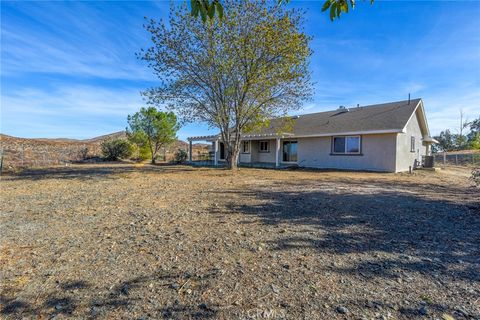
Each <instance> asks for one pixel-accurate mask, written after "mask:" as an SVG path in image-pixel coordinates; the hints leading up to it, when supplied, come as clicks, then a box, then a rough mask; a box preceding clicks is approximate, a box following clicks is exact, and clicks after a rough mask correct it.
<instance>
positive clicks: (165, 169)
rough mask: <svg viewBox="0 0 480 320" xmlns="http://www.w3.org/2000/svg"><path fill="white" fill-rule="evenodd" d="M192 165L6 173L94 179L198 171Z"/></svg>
mask: <svg viewBox="0 0 480 320" xmlns="http://www.w3.org/2000/svg"><path fill="white" fill-rule="evenodd" d="M198 170H202V169H196V168H193V167H190V166H184V165H171V164H158V165H150V164H145V165H143V164H142V165H133V164H124V163H110V164H100V165H73V166H65V167H49V168H32V169H24V170H21V171H20V172H18V173H9V174H7V175H4V177H8V179H14V180H31V181H34V180H46V179H74V180H92V179H105V178H115V175H120V176H121V175H122V174H128V173H133V172H141V173H155V172H157V173H162V174H168V173H178V172H182V171H184V172H188V171H198Z"/></svg>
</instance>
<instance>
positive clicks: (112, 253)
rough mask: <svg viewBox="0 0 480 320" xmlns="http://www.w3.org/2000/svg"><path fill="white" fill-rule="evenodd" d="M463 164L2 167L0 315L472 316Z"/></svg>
mask: <svg viewBox="0 0 480 320" xmlns="http://www.w3.org/2000/svg"><path fill="white" fill-rule="evenodd" d="M468 176H469V172H468V171H467V170H465V169H461V168H457V169H446V170H442V171H439V172H424V171H422V172H420V171H419V172H415V173H414V174H413V175H409V174H379V173H359V172H356V173H354V172H326V171H303V170H290V171H288V170H286V171H276V170H265V169H263V170H262V169H241V170H240V171H239V172H237V173H233V174H232V173H230V172H228V171H226V170H223V169H208V168H191V167H187V166H164V167H162V166H155V167H153V166H134V165H121V164H119V165H115V164H109V165H105V164H104V165H81V166H80V165H77V166H70V167H57V168H51V169H42V170H40V169H39V170H30V171H24V172H23V173H21V174H18V175H14V176H3V177H2V178H1V182H0V187H1V202H0V223H1V225H0V237H1V251H0V259H1V260H0V268H1V279H0V292H1V295H0V303H1V305H0V318H5V319H17V318H37V319H51V318H55V319H63V318H70V317H71V318H83V319H85V318H87V319H88V318H98V319H104V318H107V319H158V318H167V319H192V318H193V319H195V318H196V319H205V318H212V319H419V318H424V319H442V317H443V319H452V318H454V319H480V189H478V188H476V187H473V186H472V184H471V182H470V181H469V180H468ZM448 316H451V317H452V318H448Z"/></svg>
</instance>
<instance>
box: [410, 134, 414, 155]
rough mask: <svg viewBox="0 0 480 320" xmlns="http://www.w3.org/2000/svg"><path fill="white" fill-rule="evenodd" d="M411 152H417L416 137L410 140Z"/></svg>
mask: <svg viewBox="0 0 480 320" xmlns="http://www.w3.org/2000/svg"><path fill="white" fill-rule="evenodd" d="M410 152H415V137H411V138H410Z"/></svg>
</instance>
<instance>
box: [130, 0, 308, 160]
mask: <svg viewBox="0 0 480 320" xmlns="http://www.w3.org/2000/svg"><path fill="white" fill-rule="evenodd" d="M223 8H224V9H225V11H226V14H225V15H224V18H223V19H221V20H220V19H214V20H208V21H206V22H205V23H203V22H202V21H201V20H200V19H196V18H195V17H192V16H191V14H190V11H189V9H188V7H187V6H186V5H185V4H184V5H182V6H172V8H171V12H170V18H169V23H168V24H167V23H164V22H162V21H160V22H156V21H154V20H149V21H148V23H147V25H146V29H147V30H148V31H149V32H150V33H151V36H152V37H151V38H152V41H153V45H152V46H151V47H150V48H148V49H146V50H145V51H143V50H142V51H141V53H140V55H139V57H140V58H141V59H143V60H145V61H147V62H148V64H149V66H150V67H151V68H152V69H153V70H154V72H155V74H156V75H157V76H158V78H159V79H160V80H161V83H160V85H159V86H158V87H156V88H151V89H149V90H147V91H145V92H144V95H145V96H146V97H147V98H148V99H147V100H148V101H149V103H152V104H155V105H167V106H168V107H169V108H171V109H172V110H175V111H177V112H178V114H179V115H180V116H181V117H182V119H183V120H186V121H202V122H205V123H207V124H208V125H210V126H211V127H216V128H218V129H219V130H220V133H221V138H222V140H223V142H224V143H225V146H226V149H227V163H228V166H229V168H235V167H236V165H237V159H238V154H239V150H240V139H241V135H242V133H244V132H247V131H249V130H252V129H254V128H257V127H259V126H261V125H262V124H265V123H266V120H267V119H269V118H271V117H274V116H281V115H285V114H286V113H287V112H288V111H290V110H294V109H298V108H299V107H300V106H301V103H302V102H303V101H304V100H305V99H307V98H308V97H309V96H310V95H311V83H310V73H309V71H308V58H309V56H310V54H311V50H310V49H309V46H308V43H309V40H310V38H309V37H308V36H307V35H306V34H305V33H304V32H303V31H302V25H303V18H302V17H303V15H302V12H300V11H297V10H293V9H288V10H287V9H286V8H285V7H283V6H270V5H268V4H267V2H266V1H247V0H241V1H235V0H228V1H224V2H223Z"/></svg>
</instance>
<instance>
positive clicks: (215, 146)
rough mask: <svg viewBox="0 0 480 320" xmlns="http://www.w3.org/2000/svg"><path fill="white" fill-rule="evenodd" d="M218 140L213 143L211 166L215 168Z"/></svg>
mask: <svg viewBox="0 0 480 320" xmlns="http://www.w3.org/2000/svg"><path fill="white" fill-rule="evenodd" d="M217 153H218V140H215V142H214V143H213V164H214V165H215V166H217V165H218V155H217Z"/></svg>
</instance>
